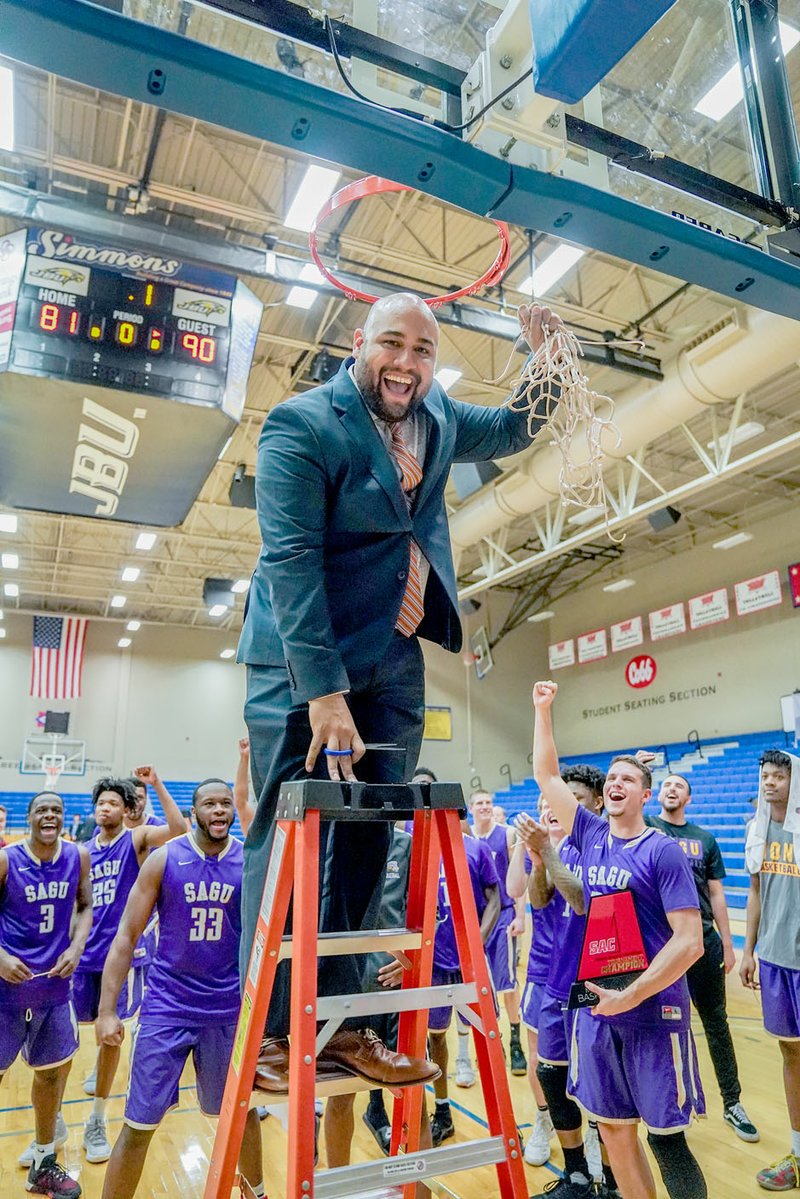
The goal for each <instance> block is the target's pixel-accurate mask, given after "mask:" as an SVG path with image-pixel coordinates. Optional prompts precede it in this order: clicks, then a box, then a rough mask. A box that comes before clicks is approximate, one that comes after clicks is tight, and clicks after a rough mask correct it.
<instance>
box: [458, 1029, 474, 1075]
mask: <svg viewBox="0 0 800 1199" xmlns="http://www.w3.org/2000/svg"><path fill="white" fill-rule="evenodd" d="M456 1061H457V1062H464V1063H465V1065H467V1066H471V1065H472V1063H471V1062H470V1060H469V1033H468V1032H462V1031H461V1029H459V1030H458V1053H457V1054H456Z"/></svg>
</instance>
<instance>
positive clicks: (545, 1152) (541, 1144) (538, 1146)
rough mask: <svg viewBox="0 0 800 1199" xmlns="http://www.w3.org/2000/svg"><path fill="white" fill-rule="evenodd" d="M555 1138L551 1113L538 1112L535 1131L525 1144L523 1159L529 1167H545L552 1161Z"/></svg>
mask: <svg viewBox="0 0 800 1199" xmlns="http://www.w3.org/2000/svg"><path fill="white" fill-rule="evenodd" d="M552 1136H553V1121H552V1120H551V1119H550V1113H549V1112H537V1113H536V1123H535V1124H534V1126H533V1131H532V1132H531V1135H530V1136H529V1137H528V1140H527V1141H526V1143H525V1152H524V1154H523V1157H524V1159H525V1161H526V1162H527V1163H528V1165H529V1166H543V1165H544V1163H545V1162H546V1161H549V1160H550V1138H551V1137H552ZM559 1199H560V1197H559Z"/></svg>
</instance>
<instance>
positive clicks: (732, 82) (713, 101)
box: [694, 21, 800, 121]
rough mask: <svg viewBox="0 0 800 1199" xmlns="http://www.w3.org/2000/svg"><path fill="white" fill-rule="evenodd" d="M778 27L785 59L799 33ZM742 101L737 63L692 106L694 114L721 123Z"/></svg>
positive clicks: (781, 24)
mask: <svg viewBox="0 0 800 1199" xmlns="http://www.w3.org/2000/svg"><path fill="white" fill-rule="evenodd" d="M778 26H779V29H780V36H781V49H782V50H783V54H784V58H785V57H786V55H787V54H788V53H789V51H790V50H793V49H794V48H795V46H796V45H797V43H798V42H800V31H798V30H797V29H795V28H794V26H793V25H787V23H786V22H785V21H779V22H778ZM743 99H744V89H743V87H742V71H741V67H740V66H739V64H738V62H737V63H735V64H734V65H733V66H732V67H731V68H730V69H729V70H727V71H726V72H725V74H724V75H723V76H722V78H721V79H718V80H717V82H716V83H715V84H714V86H713V87H710V88H709V89H708V91H707V92H706V93H705V95H704V96H701V97H700V99H699V100H698V101H697V103H696V104H695V106H694V110H695V112H699V113H700V115H701V116H704V117H708V118H709V119H710V120H712V121H721V120H722V118H723V117H726V116H727V115H728V113H729V112H730V111H731V110H732V109H734V108H735V107H736V105H737V104H740V103H741V102H742V100H743Z"/></svg>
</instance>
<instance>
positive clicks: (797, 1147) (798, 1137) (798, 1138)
mask: <svg viewBox="0 0 800 1199" xmlns="http://www.w3.org/2000/svg"><path fill="white" fill-rule="evenodd" d="M792 1153H793V1154H794V1155H795V1157H800V1132H795V1130H794V1129H792Z"/></svg>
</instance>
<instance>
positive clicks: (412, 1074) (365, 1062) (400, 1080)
mask: <svg viewBox="0 0 800 1199" xmlns="http://www.w3.org/2000/svg"><path fill="white" fill-rule="evenodd" d="M318 1062H319V1064H320V1066H322V1064H323V1062H324V1063H325V1064H328V1063H335V1064H336V1065H338V1066H344V1067H345V1069H347V1070H351V1071H352V1073H353V1074H357V1075H358V1076H359V1078H365V1079H366V1080H367V1082H375V1083H378V1084H379V1085H381V1086H387V1087H392V1086H394V1087H402V1086H408V1085H409V1084H411V1083H419V1082H432V1081H433V1079H434V1078H438V1077H439V1075H440V1073H441V1071H440V1069H439V1067H438V1066H435V1065H434V1064H433V1062H428V1061H424V1060H421V1059H419V1058H414V1057H408V1056H407V1054H405V1053H394V1052H393V1051H392V1050H391V1049H387V1048H386V1046H385V1045H384V1043H383V1041H382V1040H381V1039H380V1037H378V1036H376V1034H375V1033H374V1032H373V1031H372V1029H370V1028H364V1029H356V1030H354V1029H349V1028H341V1029H339V1031H338V1032H336V1033H334V1034H333V1036H332V1037H331V1039H330V1041H328V1044H327V1045H326V1046H325V1048H324V1049H323V1050H322V1052H321V1053H320V1055H319V1058H318Z"/></svg>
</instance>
